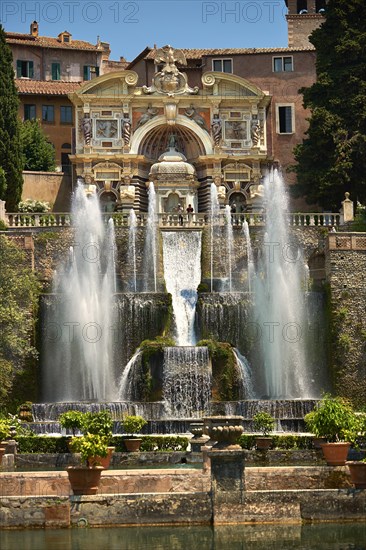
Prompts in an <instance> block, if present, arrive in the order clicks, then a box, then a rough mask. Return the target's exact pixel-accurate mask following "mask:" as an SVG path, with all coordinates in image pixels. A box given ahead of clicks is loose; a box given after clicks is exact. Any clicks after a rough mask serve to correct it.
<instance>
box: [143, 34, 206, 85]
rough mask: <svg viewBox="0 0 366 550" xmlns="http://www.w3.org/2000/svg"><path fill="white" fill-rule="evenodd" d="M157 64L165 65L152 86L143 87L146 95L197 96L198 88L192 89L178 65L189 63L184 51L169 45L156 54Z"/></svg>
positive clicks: (155, 77)
mask: <svg viewBox="0 0 366 550" xmlns="http://www.w3.org/2000/svg"><path fill="white" fill-rule="evenodd" d="M155 63H156V64H158V63H163V64H164V65H163V68H162V70H161V71H159V72H157V73H156V74H155V76H154V78H153V81H152V84H151V86H149V87H148V86H143V88H142V90H143V92H144V93H145V94H152V93H155V92H156V93H158V94H165V95H168V96H174V95H181V94H185V93H187V94H197V93H198V87H197V86H196V87H195V88H190V87H189V86H188V82H187V76H186V75H185V74H184V73H181V72H180V71H179V70H178V68H177V66H176V63H179V64H180V65H187V61H186V58H185V55H184V53H183V52H182V50H176V49H174V48H172V47H171V46H169V45H167V46H164V47H163V48H159V49H158V50H156V53H155Z"/></svg>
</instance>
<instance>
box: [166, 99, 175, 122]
mask: <svg viewBox="0 0 366 550" xmlns="http://www.w3.org/2000/svg"><path fill="white" fill-rule="evenodd" d="M165 116H166V121H167V123H168V125H169V126H174V125H175V119H176V118H177V106H176V104H175V103H167V104H166V105H165Z"/></svg>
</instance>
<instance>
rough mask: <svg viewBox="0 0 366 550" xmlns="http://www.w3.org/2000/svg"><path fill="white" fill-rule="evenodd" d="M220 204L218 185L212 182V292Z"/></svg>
mask: <svg viewBox="0 0 366 550" xmlns="http://www.w3.org/2000/svg"><path fill="white" fill-rule="evenodd" d="M219 214H220V204H219V199H218V196H217V187H216V185H215V184H214V183H211V188H210V262H211V292H213V276H214V246H215V237H216V233H217V227H218V224H219Z"/></svg>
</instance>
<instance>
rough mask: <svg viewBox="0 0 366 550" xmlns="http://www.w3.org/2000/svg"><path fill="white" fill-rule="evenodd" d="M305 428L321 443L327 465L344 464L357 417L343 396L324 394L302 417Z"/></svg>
mask: <svg viewBox="0 0 366 550" xmlns="http://www.w3.org/2000/svg"><path fill="white" fill-rule="evenodd" d="M304 420H305V423H306V425H307V428H308V429H309V431H310V432H312V433H313V434H314V435H315V436H316V437H324V438H325V440H326V443H321V445H320V446H321V448H322V451H323V455H324V458H325V460H326V462H327V464H328V465H329V466H344V464H345V463H346V459H347V455H348V451H349V448H350V446H351V443H352V442H354V441H355V438H356V436H357V425H358V422H357V417H356V415H355V413H354V411H353V409H352V406H351V405H350V403H349V402H348V401H347V400H346V399H344V398H343V397H331V395H329V394H325V395H324V397H323V398H322V400H321V401H320V402H319V403H318V404H317V406H316V408H315V409H314V410H313V411H311V412H310V413H308V414H307V415H305V417H304Z"/></svg>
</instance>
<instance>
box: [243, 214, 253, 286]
mask: <svg viewBox="0 0 366 550" xmlns="http://www.w3.org/2000/svg"><path fill="white" fill-rule="evenodd" d="M243 233H244V237H245V242H246V247H247V261H248V270H247V273H248V291H249V292H251V288H252V280H253V276H254V271H255V269H254V262H253V250H252V243H251V240H250V233H249V224H248V222H247V220H244V222H243Z"/></svg>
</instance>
